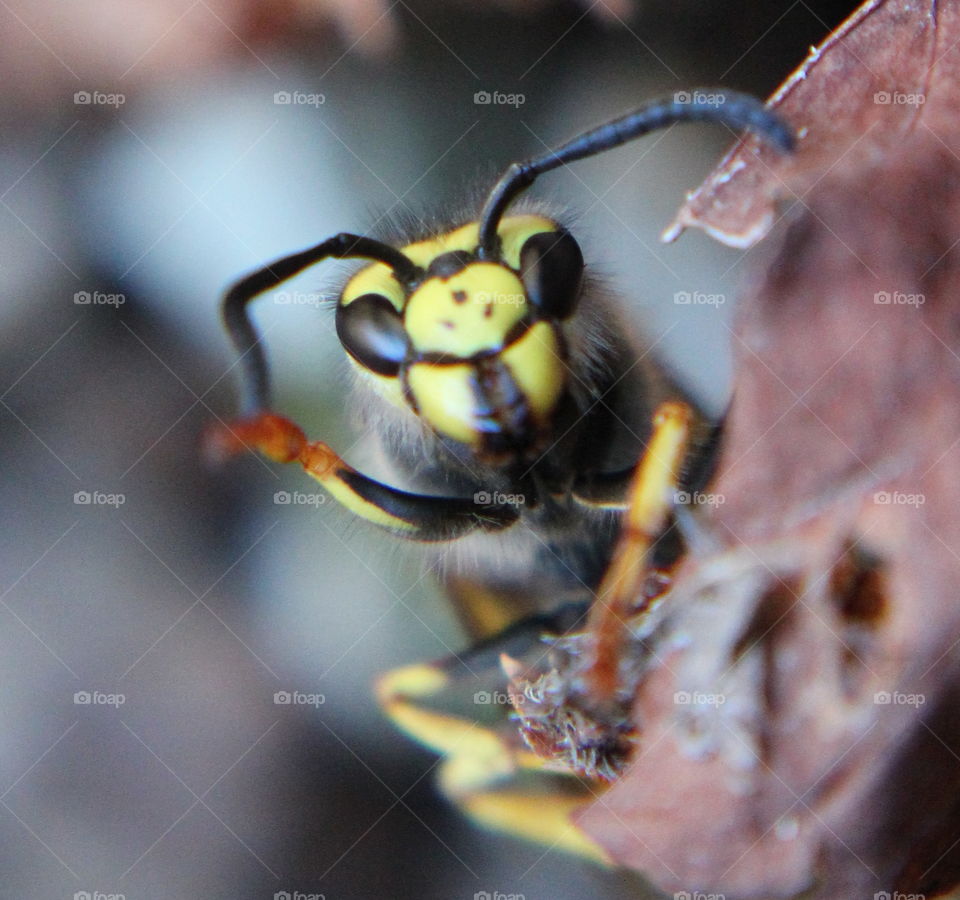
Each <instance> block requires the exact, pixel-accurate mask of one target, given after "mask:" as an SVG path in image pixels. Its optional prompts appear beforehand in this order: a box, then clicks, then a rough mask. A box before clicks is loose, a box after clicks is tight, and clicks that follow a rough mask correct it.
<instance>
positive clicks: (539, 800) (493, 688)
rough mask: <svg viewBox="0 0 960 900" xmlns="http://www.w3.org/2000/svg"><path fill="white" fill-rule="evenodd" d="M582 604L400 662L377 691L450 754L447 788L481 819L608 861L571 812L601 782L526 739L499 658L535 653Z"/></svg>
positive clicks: (443, 769)
mask: <svg viewBox="0 0 960 900" xmlns="http://www.w3.org/2000/svg"><path fill="white" fill-rule="evenodd" d="M579 612H580V611H579V610H574V609H570V610H566V611H564V612H561V613H560V614H559V618H558V619H557V620H556V621H555V622H554V621H552V620H551V619H550V617H547V616H542V617H537V618H534V619H530V620H528V621H524V622H522V623H519V624H517V625H516V626H513V627H511V628H510V629H508V630H507V631H506V632H505V633H504V634H503V635H500V636H498V637H497V638H496V639H493V640H491V641H486V642H484V643H483V644H482V645H480V646H479V647H475V648H472V649H471V650H470V651H467V652H466V653H464V654H463V655H461V656H459V657H450V658H448V659H444V660H439V661H437V662H433V663H418V664H414V665H410V666H405V667H403V668H401V669H395V670H394V671H392V672H388V673H387V674H386V675H384V676H382V677H381V678H380V680H379V681H378V683H377V698H378V700H379V702H380V704H381V706H382V707H383V710H384V712H386V714H387V715H388V716H389V717H390V719H391V721H392V722H393V723H394V725H396V726H397V727H398V728H400V729H401V730H402V731H404V732H406V733H407V734H408V735H409V736H410V737H412V738H414V739H415V740H417V741H418V742H420V743H421V744H423V745H425V746H426V747H429V748H430V749H431V750H433V751H434V752H436V753H438V754H440V755H441V756H442V757H443V760H442V762H441V763H440V767H439V770H438V776H439V777H438V782H439V786H440V788H441V790H442V791H443V793H444V794H445V795H446V796H447V797H448V798H449V799H450V800H451V801H452V802H453V803H454V804H456V805H457V806H458V807H459V808H460V809H462V810H463V811H464V812H465V813H466V814H467V815H468V816H469V817H470V818H471V819H473V820H474V821H475V822H476V823H477V824H479V825H482V826H483V827H485V828H489V829H492V830H495V831H504V832H509V833H511V834H512V835H514V836H516V837H523V838H526V839H528V840H532V841H535V842H537V843H540V844H545V845H546V846H548V847H551V848H556V849H561V850H565V851H567V852H571V853H576V854H578V855H580V856H584V857H587V858H589V859H592V860H595V861H597V862H609V859H608V857H607V856H606V854H605V853H604V852H603V850H602V849H601V848H600V847H599V846H598V845H596V844H595V843H594V842H593V841H591V840H590V839H589V838H587V837H586V835H584V834H583V833H582V832H581V831H580V830H579V829H578V828H577V827H576V826H575V825H573V823H572V821H571V818H570V817H571V814H572V813H573V812H574V811H575V810H577V809H578V808H580V807H582V806H584V805H585V804H586V803H589V802H590V801H591V800H592V799H594V798H595V797H596V795H597V794H598V793H599V792H600V791H602V790H603V789H604V786H603V785H602V784H600V783H599V782H590V781H588V780H586V779H581V778H577V777H575V776H574V775H573V774H572V773H571V772H570V771H569V770H564V769H563V767H562V766H557V765H556V764H554V763H552V762H551V761H548V760H545V759H543V758H542V757H540V756H538V755H536V754H535V753H534V752H533V751H532V750H530V748H529V747H527V746H526V745H525V744H524V742H523V741H522V739H521V737H520V734H519V732H518V730H517V725H516V722H515V720H514V718H513V716H512V715H511V713H510V706H509V704H508V703H507V695H506V691H505V690H504V681H505V680H504V677H503V673H502V672H501V671H500V668H499V664H498V658H499V656H500V653H501V652H509V653H510V654H512V655H513V656H516V657H519V658H524V657H529V656H530V655H531V654H532V656H533V657H538V656H539V655H541V654H542V644H541V642H540V638H541V636H542V635H543V633H544V632H545V631H546V632H548V633H550V632H553V633H558V632H562V631H563V630H565V627H566V625H567V624H568V620H569V619H570V617H571V616H572V617H574V618H576V617H577V616H578V615H579Z"/></svg>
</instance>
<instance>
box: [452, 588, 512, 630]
mask: <svg viewBox="0 0 960 900" xmlns="http://www.w3.org/2000/svg"><path fill="white" fill-rule="evenodd" d="M454 599H455V601H456V605H457V607H459V608H460V610H461V615H463V616H464V617H465V618H467V619H468V620H469V630H470V634H471V635H472V636H473V637H476V638H485V637H491V636H493V635H495V634H500V632H501V631H505V630H506V629H507V628H508V627H509V626H510V625H513V624H514V622H517V621H519V620H520V619H521V618H523V615H524V614H525V612H527V610H526V609H525V608H524V607H522V606H521V608H520V610H519V611H518V610H517V609H516V608H515V606H516V601H515V598H511V597H510V596H505V595H504V594H503V593H501V592H498V591H495V590H488V589H487V588H484V587H482V586H481V585H478V584H474V583H473V582H467V581H466V579H464V580H458V581H457V582H456V584H455V590H454ZM511 601H513V604H512V603H511Z"/></svg>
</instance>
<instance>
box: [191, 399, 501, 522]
mask: <svg viewBox="0 0 960 900" xmlns="http://www.w3.org/2000/svg"><path fill="white" fill-rule="evenodd" d="M247 448H253V449H256V450H259V451H260V452H261V453H263V454H264V455H265V456H267V457H269V458H270V459H273V460H276V461H277V462H284V463H286V462H299V463H300V465H301V466H303V468H304V470H305V471H306V472H307V473H308V474H309V475H311V476H313V477H314V478H315V479H316V480H317V481H319V482H320V484H322V485H323V486H324V487H325V488H326V489H327V490H328V491H329V492H330V494H331V495H332V496H333V497H334V499H335V500H337V501H338V502H339V503H340V504H342V505H343V506H344V507H346V508H347V509H348V510H350V511H351V512H352V513H354V514H355V515H358V516H360V517H361V518H363V519H366V520H367V521H368V522H373V523H374V524H375V525H379V526H380V527H381V528H385V529H387V530H388V531H391V532H393V533H394V534H397V535H399V536H401V537H405V538H409V539H411V540H416V541H447V540H453V539H454V538H458V537H461V536H462V535H464V534H467V533H468V532H471V531H477V530H498V529H500V528H506V527H507V526H508V525H512V524H513V523H514V522H515V521H516V520H517V518H518V516H519V513H518V512H517V510H516V508H514V507H512V506H508V505H498V504H481V503H477V502H476V501H475V500H474V499H473V498H466V497H463V498H461V497H436V496H431V495H427V494H411V493H407V492H406V491H401V490H399V489H398V488H394V487H390V486H389V485H386V484H383V483H382V482H379V481H376V480H374V479H373V478H370V477H368V476H366V475H363V474H362V473H360V472H358V471H357V470H356V469H354V468H353V467H352V466H349V465H347V463H345V462H344V461H343V460H342V459H341V458H340V457H339V456H337V454H336V453H335V452H334V451H333V450H332V449H331V448H330V447H329V446H328V445H327V444H325V443H323V442H322V441H308V440H307V438H306V436H305V435H304V433H303V431H302V430H301V429H300V427H299V426H297V425H295V424H294V423H293V422H291V421H290V420H289V419H287V418H284V417H283V416H278V415H276V414H274V413H269V412H264V413H260V414H259V415H256V416H254V417H252V418H249V419H243V420H241V421H239V422H234V423H232V424H230V425H228V426H224V427H220V428H217V429H215V430H214V431H213V432H212V433H211V434H210V435H209V436H208V439H207V450H208V452H209V454H210V455H211V456H213V457H215V458H224V457H228V456H232V455H234V454H236V453H239V452H241V451H242V450H244V449H247Z"/></svg>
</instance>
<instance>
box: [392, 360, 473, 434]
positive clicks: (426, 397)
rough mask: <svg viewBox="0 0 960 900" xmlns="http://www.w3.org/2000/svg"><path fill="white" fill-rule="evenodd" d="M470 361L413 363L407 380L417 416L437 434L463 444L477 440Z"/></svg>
mask: <svg viewBox="0 0 960 900" xmlns="http://www.w3.org/2000/svg"><path fill="white" fill-rule="evenodd" d="M473 375H474V369H473V366H472V365H469V364H467V363H464V364H463V365H455V366H433V365H430V364H429V363H415V364H414V365H412V366H411V367H410V369H409V371H408V372H407V383H408V384H409V386H410V390H411V392H412V393H413V396H414V399H415V400H416V404H417V408H418V409H419V411H420V415H421V417H422V418H423V419H424V420H425V421H426V422H427V423H428V424H429V425H430V426H432V427H433V428H434V429H436V430H437V431H439V432H440V433H441V434H445V435H447V436H448V437H451V438H453V439H454V440H456V441H460V442H461V443H464V444H479V442H480V437H481V435H480V432H479V431H478V430H477V421H476V415H475V409H476V398H475V396H474V393H473Z"/></svg>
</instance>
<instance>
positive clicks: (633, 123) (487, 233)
mask: <svg viewBox="0 0 960 900" xmlns="http://www.w3.org/2000/svg"><path fill="white" fill-rule="evenodd" d="M701 121H706V122H717V123H719V124H721V125H726V126H727V127H728V128H731V129H734V130H736V131H741V130H743V129H749V130H750V131H753V132H755V133H757V134H759V135H760V136H762V137H764V138H766V139H767V140H769V141H770V142H771V143H772V144H774V145H775V146H777V147H779V148H780V149H781V150H782V151H784V152H787V153H789V152H790V151H792V150H793V148H794V144H795V137H794V134H793V130H792V129H791V128H790V126H789V125H788V124H787V123H786V122H784V120H783V119H781V118H780V117H779V116H778V115H777V114H776V113H775V112H773V110H771V109H768V108H767V107H766V106H765V105H764V103H763V102H762V101H760V100H758V99H757V98H756V97H751V96H750V95H749V94H741V93H738V92H736V91H716V90H714V91H708V90H693V91H682V92H679V93H677V94H674V95H673V97H672V98H670V99H660V100H654V101H652V102H650V103H648V104H646V105H645V106H642V107H640V109H636V110H634V111H633V112H630V113H627V114H626V115H624V116H621V117H620V118H618V119H614V120H613V121H612V122H606V123H604V124H603V125H598V126H597V127H596V128H592V129H591V130H590V131H585V132H584V133H583V134H580V135H578V136H577V137H575V138H573V139H571V140H569V141H567V142H566V143H565V144H563V145H561V146H560V147H557V148H556V149H555V150H550V151H549V152H547V153H544V154H543V155H541V156H536V157H533V158H532V159H529V160H527V161H526V162H522V163H513V164H512V165H511V166H510V168H508V169H507V171H506V172H504V174H503V177H502V178H501V179H500V180H499V181H498V182H497V184H496V185H495V186H494V188H493V190H492V191H491V192H490V195H489V196H488V197H487V200H486V203H485V204H484V206H483V210H482V212H481V214H480V255H481V256H482V257H485V258H488V259H489V258H493V257H495V256H496V255H497V252H498V244H499V239H498V237H497V226H498V225H499V224H500V219H501V217H502V216H503V214H504V212H505V211H506V209H507V207H508V206H509V205H510V204H511V203H512V202H513V200H514V199H516V197H517V195H518V194H520V193H521V192H523V191H524V190H526V189H527V188H528V187H530V185H531V184H533V182H534V181H536V179H537V178H538V176H540V175H542V174H543V173H544V172H549V171H551V170H552V169H556V168H559V167H560V166H562V165H566V164H567V163H571V162H575V161H576V160H578V159H585V158H586V157H588V156H595V155H596V154H598V153H602V152H603V151H604V150H610V149H612V148H613V147H619V146H620V145H621V144H625V143H627V142H628V141H632V140H635V139H636V138H639V137H643V135H645V134H649V133H650V132H651V131H657V130H658V129H660V128H666V127H667V126H668V125H673V124H675V123H677V122H701Z"/></svg>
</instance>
